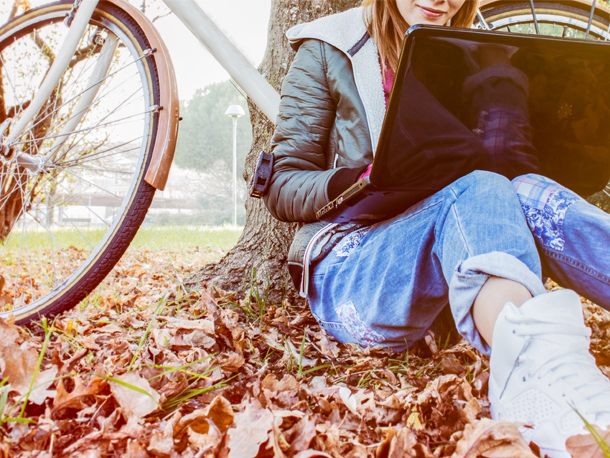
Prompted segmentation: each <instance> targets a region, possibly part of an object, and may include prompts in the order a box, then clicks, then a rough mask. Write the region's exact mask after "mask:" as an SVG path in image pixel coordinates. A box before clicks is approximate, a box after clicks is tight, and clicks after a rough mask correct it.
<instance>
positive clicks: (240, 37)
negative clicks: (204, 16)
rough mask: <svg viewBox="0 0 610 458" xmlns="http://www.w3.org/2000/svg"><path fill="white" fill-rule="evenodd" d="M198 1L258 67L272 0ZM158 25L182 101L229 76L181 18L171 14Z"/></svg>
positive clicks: (265, 41)
mask: <svg viewBox="0 0 610 458" xmlns="http://www.w3.org/2000/svg"><path fill="white" fill-rule="evenodd" d="M197 3H199V5H200V6H201V7H202V9H203V10H204V11H205V12H206V13H208V15H209V16H211V17H212V18H213V19H214V21H215V22H216V24H217V25H218V26H219V27H220V28H221V29H222V30H223V32H225V34H227V36H229V37H230V38H231V40H232V41H233V42H234V43H235V45H237V47H238V48H239V49H240V50H241V51H242V52H243V53H244V54H245V55H246V57H248V59H249V60H250V62H252V64H254V65H255V66H258V65H259V64H260V62H261V61H262V59H263V55H264V53H265V47H266V44H267V26H268V23H269V11H270V8H271V0H197ZM155 26H156V27H157V28H158V29H159V30H160V32H161V36H162V37H163V39H164V40H165V42H166V44H167V46H168V48H169V50H170V54H171V56H172V59H173V62H174V67H175V69H176V74H177V76H178V91H179V93H180V99H181V100H186V99H190V98H191V97H192V96H193V94H194V93H195V91H196V90H197V89H199V88H203V87H205V86H206V85H208V84H211V83H215V82H218V81H223V80H227V79H228V78H229V75H228V74H227V73H226V72H225V71H224V69H223V68H222V67H221V66H220V65H219V64H218V63H217V62H216V60H215V59H214V58H213V57H212V56H211V55H210V53H209V52H208V51H207V50H206V49H205V48H204V47H203V45H201V44H200V43H199V42H198V40H197V39H196V38H194V37H193V35H192V34H191V33H190V32H189V30H188V29H187V28H186V27H185V26H184V25H183V24H182V23H181V22H180V20H179V19H178V18H176V17H175V16H173V15H170V16H168V17H165V18H162V19H160V20H158V21H156V22H155Z"/></svg>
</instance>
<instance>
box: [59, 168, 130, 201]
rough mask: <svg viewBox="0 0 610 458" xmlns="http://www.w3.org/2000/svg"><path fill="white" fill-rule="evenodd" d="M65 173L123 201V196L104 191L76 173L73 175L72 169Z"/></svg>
mask: <svg viewBox="0 0 610 458" xmlns="http://www.w3.org/2000/svg"><path fill="white" fill-rule="evenodd" d="M64 173H65V174H66V175H69V176H73V177H76V178H78V179H79V180H81V181H84V182H85V183H87V184H90V185H91V186H94V187H96V188H98V189H99V190H100V191H103V192H105V193H107V194H110V195H111V196H113V197H116V198H117V199H122V197H121V196H117V195H116V194H114V193H112V192H110V191H108V190H107V189H104V188H102V187H101V186H98V185H96V184H95V183H93V182H91V181H88V180H87V179H86V178H83V177H82V176H80V175H78V174H76V173H73V172H72V169H71V168H70V169H66V171H64Z"/></svg>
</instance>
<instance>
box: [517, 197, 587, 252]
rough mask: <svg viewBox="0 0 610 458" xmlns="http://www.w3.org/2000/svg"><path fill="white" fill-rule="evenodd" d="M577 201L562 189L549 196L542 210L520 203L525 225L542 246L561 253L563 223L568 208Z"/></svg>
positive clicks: (562, 246)
mask: <svg viewBox="0 0 610 458" xmlns="http://www.w3.org/2000/svg"><path fill="white" fill-rule="evenodd" d="M579 200H580V197H578V196H576V195H574V194H572V193H570V192H568V191H565V190H563V189H557V190H555V191H553V193H552V194H551V195H550V196H549V199H548V201H547V202H546V205H545V206H544V210H540V209H538V208H533V207H530V206H529V205H525V204H523V203H522V205H521V206H522V207H523V212H524V213H525V219H526V220H527V224H528V225H529V227H530V229H531V231H532V234H533V235H534V237H535V238H536V240H537V241H538V242H539V243H540V244H541V245H542V246H546V247H549V248H552V249H554V250H556V251H563V248H564V246H565V243H566V241H565V238H564V236H563V222H564V219H565V217H566V213H567V211H568V208H570V206H571V205H572V204H573V203H574V202H578V201H579Z"/></svg>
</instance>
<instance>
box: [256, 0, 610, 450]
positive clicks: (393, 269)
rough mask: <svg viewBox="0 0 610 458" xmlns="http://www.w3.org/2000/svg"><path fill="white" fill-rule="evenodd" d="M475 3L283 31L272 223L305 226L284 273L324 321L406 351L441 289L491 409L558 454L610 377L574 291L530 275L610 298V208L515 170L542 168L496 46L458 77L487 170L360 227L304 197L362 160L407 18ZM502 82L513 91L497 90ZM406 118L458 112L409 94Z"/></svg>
mask: <svg viewBox="0 0 610 458" xmlns="http://www.w3.org/2000/svg"><path fill="white" fill-rule="evenodd" d="M477 6H478V5H477V1H474V0H365V1H364V5H363V7H362V8H356V9H353V10H349V11H347V12H344V13H341V14H337V15H333V16H329V17H325V18H322V19H319V20H317V21H314V22H312V23H309V24H301V25H299V26H297V27H294V28H293V29H291V30H290V31H289V32H288V38H289V39H290V41H291V44H292V46H293V47H294V49H295V50H298V52H297V55H296V58H295V60H294V63H293V64H292V67H291V69H290V71H289V73H288V75H287V76H286V79H285V81H284V85H283V88H282V102H281V106H280V114H279V117H278V120H277V129H276V132H275V137H274V140H273V152H274V155H275V161H276V162H275V166H274V174H273V178H272V183H271V187H270V190H269V193H268V194H267V195H266V196H265V202H266V205H267V207H268V209H269V210H270V211H271V213H272V214H273V215H274V216H275V217H276V218H278V219H280V220H282V221H292V222H305V223H309V224H306V225H305V226H304V227H303V228H302V229H301V230H300V231H299V232H298V234H297V236H296V237H295V240H294V242H293V245H292V248H291V253H290V259H289V269H290V272H291V275H292V276H293V279H294V280H295V284H298V285H299V286H300V288H301V292H302V294H303V295H306V296H307V297H308V299H309V303H310V306H311V310H312V312H313V314H314V316H315V317H316V319H317V320H318V321H319V322H320V324H321V325H322V326H323V327H324V328H325V329H326V330H327V331H328V333H329V334H331V335H333V336H334V337H335V338H336V339H337V340H339V341H341V342H356V343H359V344H361V345H363V346H369V345H382V346H386V347H389V348H392V349H394V350H397V351H402V350H404V349H406V348H407V347H408V346H409V345H411V344H413V343H415V342H416V341H417V340H419V339H421V338H422V337H423V336H424V335H425V333H426V332H427V330H428V329H429V328H430V326H431V324H432V322H433V321H434V319H435V317H436V316H437V315H438V314H439V313H440V311H441V310H442V309H443V308H444V307H445V305H446V304H447V303H449V305H450V307H451V311H452V314H453V317H454V319H455V322H456V324H457V328H458V330H459V332H460V334H461V335H462V336H463V337H464V338H466V339H467V340H468V341H469V342H471V343H472V344H473V345H474V346H475V347H477V348H478V349H479V350H481V351H482V352H484V353H487V354H489V355H491V362H490V365H491V369H490V372H491V374H490V382H489V385H490V387H489V398H490V401H491V410H492V415H493V417H494V418H496V419H506V420H510V421H520V422H526V423H531V426H532V428H527V429H525V430H524V435H525V436H526V439H527V440H531V441H534V442H535V443H536V444H538V446H540V448H541V449H542V451H543V452H544V453H547V454H549V455H550V456H552V457H568V456H569V455H568V453H567V452H566V448H565V441H566V439H567V438H568V437H570V436H571V435H574V434H579V433H583V432H584V425H583V422H582V420H581V419H580V417H579V416H578V414H577V413H576V412H575V409H576V410H578V412H579V413H580V414H581V415H583V416H584V417H585V418H587V420H588V421H589V422H590V423H592V424H596V425H598V426H600V427H602V428H608V427H609V426H610V381H609V380H608V379H607V378H606V377H605V376H604V375H603V374H602V373H601V372H600V371H599V369H598V368H597V366H596V365H595V361H594V359H593V357H592V356H591V355H590V354H589V352H588V349H589V336H590V330H589V329H588V328H587V327H586V326H585V325H584V320H583V313H582V309H581V304H580V300H579V297H578V295H577V294H576V293H575V292H573V291H571V290H570V289H566V290H562V291H558V292H553V293H546V291H545V289H544V286H543V283H542V278H543V273H544V276H551V277H552V278H553V279H555V280H557V281H559V282H560V283H561V284H562V285H563V286H565V287H566V288H571V289H573V290H575V291H577V292H578V293H580V294H582V295H584V296H586V297H588V298H590V299H591V300H593V301H595V302H596V303H598V304H600V305H602V306H604V307H606V308H610V262H608V256H607V254H606V252H605V247H607V246H609V243H610V217H609V216H608V215H606V214H605V213H603V212H602V211H601V210H599V209H597V208H595V207H593V206H591V205H589V204H588V203H587V202H585V201H584V200H583V199H582V198H580V197H579V196H577V195H576V194H574V193H573V192H571V191H570V190H568V189H566V188H564V187H562V186H561V185H559V184H557V183H555V182H553V181H552V180H549V179H547V178H545V177H543V176H541V175H539V174H536V173H528V172H537V171H538V170H537V167H538V164H537V161H536V159H535V152H532V150H533V148H532V146H531V144H529V143H528V126H527V104H526V103H525V100H526V95H527V79H526V78H525V77H524V75H522V74H520V72H518V71H517V70H516V69H514V68H513V67H510V66H509V65H508V64H507V58H506V57H504V58H503V57H502V55H501V53H498V52H495V53H494V52H492V53H486V52H484V51H485V50H482V51H481V52H480V53H478V56H477V62H478V65H479V68H478V71H477V72H475V73H474V74H473V75H472V76H471V77H469V78H468V79H467V80H466V83H465V88H464V90H465V92H467V93H469V94H470V95H471V98H472V104H473V106H474V107H475V108H476V109H477V110H478V111H477V113H478V116H479V118H478V126H477V127H478V128H479V129H482V131H483V136H484V138H482V144H484V145H485V148H486V150H487V152H488V154H489V155H490V158H492V157H493V158H494V161H495V162H494V163H495V164H500V165H498V167H497V169H493V168H492V170H496V171H497V172H499V173H494V172H489V171H475V172H472V173H470V174H468V175H466V176H464V177H462V178H460V179H458V180H456V181H455V182H453V183H452V184H450V185H449V186H447V187H446V188H444V189H442V190H440V191H439V192H437V193H436V194H434V195H433V196H431V197H429V198H427V199H425V200H423V201H422V202H420V203H418V204H416V205H414V206H412V207H411V208H409V209H408V210H407V211H405V212H404V213H402V214H401V215H399V216H397V217H395V218H392V219H390V220H387V221H383V222H380V223H377V224H373V225H370V226H362V225H355V224H344V225H338V226H337V225H333V226H328V225H325V224H322V223H315V221H316V218H315V213H316V210H318V209H319V208H321V207H322V206H323V205H325V204H326V203H327V202H328V201H329V200H331V199H333V198H335V197H336V196H338V195H339V194H340V193H341V192H343V191H344V190H345V189H347V188H348V187H349V186H351V185H352V184H353V183H355V182H356V181H357V180H358V178H359V177H361V176H362V175H363V174H366V173H368V171H369V170H370V168H369V167H368V166H369V164H371V162H372V159H373V155H374V152H375V148H376V145H377V140H378V137H379V132H380V128H381V123H382V121H383V116H384V113H385V107H386V103H387V96H388V94H389V92H390V90H391V85H392V78H393V70H394V69H395V68H396V64H397V60H398V55H399V50H400V46H401V43H402V39H403V36H404V33H405V31H406V30H407V28H408V27H409V26H411V25H414V24H422V23H427V24H436V25H451V26H460V27H469V26H470V25H471V24H472V21H473V20H474V17H475V14H476V8H477ZM466 86H467V87H466ZM500 87H503V88H504V90H505V91H509V92H510V93H511V94H513V95H514V97H510V100H508V101H506V100H505V101H504V102H498V100H499V99H497V98H494V94H495V93H494V91H496V90H497V89H498V88H500ZM416 119H417V120H418V121H417V123H416V124H417V125H414V126H413V135H414V136H415V137H417V136H419V137H422V136H423V137H425V136H427V135H431V134H429V133H427V132H429V130H428V129H426V126H427V123H429V122H430V121H431V120H434V122H435V123H436V124H437V125H438V124H439V123H441V124H442V125H444V126H446V131H447V132H451V130H452V128H453V127H452V126H453V124H452V123H454V122H455V120H454V119H451V117H450V116H447V114H446V113H442V112H439V111H438V110H436V109H434V107H430V106H429V105H428V104H423V103H422V104H421V106H420V107H419V109H418V112H417V113H416ZM497 126H503V127H501V128H498V127H497ZM424 140H425V139H424ZM509 153H510V154H509ZM515 156H519V157H520V160H519V161H516V162H514V163H511V162H510V158H512V157H515ZM523 164H526V165H525V166H524V168H519V167H521V165H523ZM506 176H508V177H510V178H511V179H512V183H511V181H509V179H507V178H506Z"/></svg>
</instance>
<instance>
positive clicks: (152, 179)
mask: <svg viewBox="0 0 610 458" xmlns="http://www.w3.org/2000/svg"><path fill="white" fill-rule="evenodd" d="M106 1H108V2H110V3H113V4H115V5H117V6H119V7H120V8H122V9H123V10H125V11H126V12H128V13H129V14H130V15H131V16H132V17H133V18H134V19H135V20H136V21H138V25H139V26H140V27H141V28H142V29H143V30H144V31H145V32H146V35H147V36H148V37H149V39H150V45H151V49H150V50H145V51H149V52H150V53H153V52H154V53H155V61H156V63H157V68H158V70H159V76H160V85H161V88H162V91H161V94H162V100H161V106H160V107H153V109H155V111H156V110H159V116H160V117H161V120H162V121H163V122H166V123H167V125H168V126H169V128H168V129H167V131H166V132H159V133H158V135H157V139H156V141H155V145H154V150H153V156H152V159H151V165H150V167H149V170H148V172H147V174H146V177H145V180H146V181H147V182H148V183H149V184H151V185H152V186H154V187H155V188H157V189H161V190H163V189H164V188H165V184H166V182H167V177H168V175H169V169H170V166H171V163H172V160H173V151H174V148H175V144H176V140H177V136H178V121H179V99H178V91H177V87H176V78H175V74H174V69H173V65H172V63H171V59H170V57H169V52H168V50H167V47H166V46H165V44H164V42H163V40H162V39H161V37H160V36H159V34H158V32H157V31H156V29H155V28H154V27H153V25H152V23H151V22H150V21H149V20H148V19H147V18H146V17H145V16H144V15H143V14H141V13H140V12H139V10H137V9H136V8H135V7H133V6H132V5H130V4H129V3H127V2H125V1H123V0H106ZM163 1H164V3H165V4H166V5H167V6H168V7H169V8H170V10H171V11H172V12H173V13H174V14H175V15H176V16H177V17H178V18H179V19H180V20H181V21H182V22H183V23H184V24H185V25H186V26H187V27H188V29H189V30H190V31H191V32H192V33H193V35H195V37H197V38H198V39H199V41H200V42H201V43H202V44H203V45H204V46H205V47H206V48H207V49H208V51H209V52H210V53H211V54H212V55H213V56H214V58H216V60H217V61H218V62H219V63H220V64H221V65H222V66H223V67H224V68H225V69H226V70H227V72H228V73H229V75H230V76H231V78H233V80H235V82H236V83H237V84H238V85H239V86H241V87H242V88H243V89H244V91H245V92H246V94H247V95H248V97H249V98H250V99H251V100H252V101H253V102H254V103H255V104H256V105H257V106H258V107H259V109H260V110H261V111H262V112H263V113H264V114H265V115H266V116H267V117H268V118H269V119H270V120H271V121H272V122H275V119H276V117H277V114H278V109H279V103H280V96H279V94H278V93H277V91H276V90H275V89H274V88H273V87H272V86H271V85H270V84H269V82H268V81H267V80H266V79H265V78H264V77H263V76H262V75H261V74H260V73H259V72H258V70H257V69H256V68H255V67H254V66H253V65H252V64H251V63H250V62H249V61H248V60H247V58H246V57H245V56H244V55H243V54H242V53H241V51H239V50H238V49H237V47H236V46H235V45H234V44H233V43H232V42H231V41H230V40H229V39H228V38H227V36H226V35H225V34H224V33H223V32H222V31H221V30H220V29H219V28H218V27H217V26H216V24H215V23H214V22H213V21H212V20H211V19H210V17H209V16H208V15H207V14H206V13H205V12H204V11H203V10H202V9H201V8H200V7H199V5H197V3H196V2H195V0H163ZM490 1H491V0H483V1H482V2H481V5H482V6H484V5H485V4H487V3H489V2H490ZM577 1H579V2H581V3H586V1H585V0H577ZM98 2H99V0H82V3H81V5H80V6H79V8H78V10H77V12H76V14H75V16H74V19H73V21H72V25H71V27H70V31H69V33H68V36H67V37H66V39H65V41H64V44H63V46H62V48H61V51H60V53H59V54H58V56H57V58H56V60H55V62H54V64H53V66H52V67H51V69H50V70H49V73H48V75H47V77H46V78H45V80H44V81H43V83H42V85H41V87H40V88H39V90H38V91H37V93H36V95H35V97H34V99H33V100H32V102H31V104H30V106H29V107H28V108H27V109H26V110H25V111H24V113H23V114H22V115H21V117H20V118H19V119H18V120H17V121H16V122H14V123H13V125H14V126H13V128H12V129H11V134H10V135H9V136H8V138H7V140H6V146H8V147H9V148H10V146H11V143H12V142H15V141H16V140H17V139H18V138H20V137H21V135H22V134H23V132H25V130H26V129H27V127H28V126H29V125H30V123H31V122H32V120H33V119H35V118H36V116H37V114H38V112H39V111H40V109H41V108H42V106H43V105H44V103H45V101H46V100H47V99H48V97H49V96H50V94H51V93H52V91H53V89H54V88H55V86H56V85H57V83H58V82H59V79H60V78H61V75H62V74H63V73H64V72H65V70H66V68H67V67H68V65H69V63H70V59H71V58H72V56H73V55H74V52H75V51H76V47H77V45H78V43H79V41H80V39H81V37H82V35H83V33H84V31H85V28H86V26H87V24H88V23H89V20H90V19H91V16H92V14H93V12H94V10H95V7H96V6H97V4H98ZM530 3H531V5H532V13H533V17H534V21H535V23H536V30H537V31H538V24H537V20H536V18H537V15H536V12H535V9H534V4H533V2H532V1H530ZM596 3H597V2H596V1H594V2H593V4H592V9H591V16H590V18H589V23H588V24H587V35H588V32H589V30H590V29H591V25H592V20H593V12H594V11H595V8H596ZM598 7H601V6H598ZM602 9H606V8H604V7H602ZM478 17H479V22H480V24H481V26H482V27H484V28H487V29H489V26H488V24H487V23H486V22H485V20H484V18H483V16H482V14H481V13H480V11H479V14H478ZM602 32H603V31H602ZM109 66H110V59H100V61H99V62H98V64H97V65H96V70H95V72H94V74H93V76H92V77H91V79H90V80H89V82H88V84H87V86H86V88H87V89H85V91H84V92H83V101H82V103H81V105H79V107H81V106H82V108H83V109H78V110H76V114H75V115H74V117H73V118H71V120H70V121H69V123H68V125H67V126H66V127H65V128H64V129H63V130H62V132H61V133H60V135H59V136H58V137H57V139H56V140H55V142H54V144H53V146H52V147H51V148H50V150H49V151H48V152H47V153H46V154H45V155H42V156H40V155H39V156H35V155H30V154H27V153H18V156H17V158H16V160H17V162H18V163H19V165H21V166H23V167H25V168H27V169H29V170H31V171H32V172H34V173H36V172H38V171H39V170H40V169H41V168H42V166H43V165H44V163H45V162H46V161H49V160H53V159H54V157H55V155H56V154H57V152H58V150H59V149H60V147H61V145H62V144H63V143H64V142H65V140H66V138H67V137H68V136H69V134H70V133H71V132H72V130H73V128H74V126H76V125H77V124H78V123H79V122H80V120H81V119H82V117H83V116H84V115H85V112H86V107H87V106H88V104H89V103H90V102H91V101H92V100H93V99H94V98H95V97H96V95H97V92H98V90H99V87H100V84H99V83H100V81H101V80H102V79H103V78H104V77H105V76H106V74H107V72H108V69H109Z"/></svg>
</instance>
